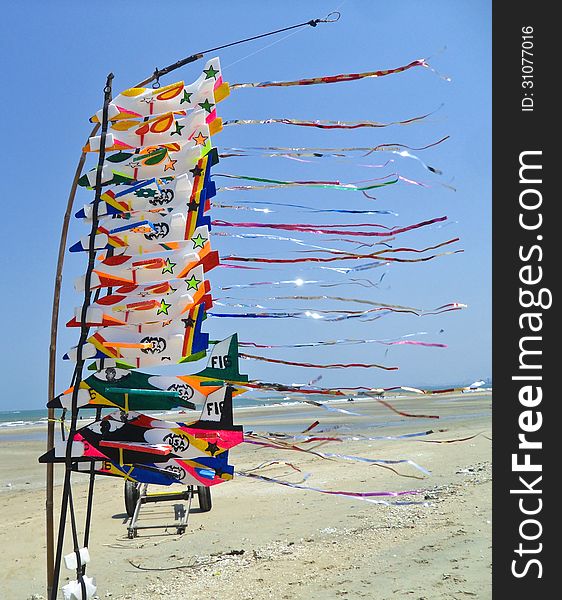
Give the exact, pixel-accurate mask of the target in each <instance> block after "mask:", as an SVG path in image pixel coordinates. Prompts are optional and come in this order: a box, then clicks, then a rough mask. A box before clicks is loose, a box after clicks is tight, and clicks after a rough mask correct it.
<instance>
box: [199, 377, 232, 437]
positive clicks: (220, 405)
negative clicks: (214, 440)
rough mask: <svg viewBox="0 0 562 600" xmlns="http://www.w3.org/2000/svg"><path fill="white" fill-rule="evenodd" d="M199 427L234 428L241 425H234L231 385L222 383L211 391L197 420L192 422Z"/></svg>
mask: <svg viewBox="0 0 562 600" xmlns="http://www.w3.org/2000/svg"><path fill="white" fill-rule="evenodd" d="M193 427H196V428H199V429H214V430H218V429H226V430H234V429H240V428H241V427H239V426H235V425H234V420H233V415H232V386H230V385H224V386H223V387H221V388H219V389H218V390H216V391H214V392H211V393H210V394H209V395H208V396H207V397H206V398H205V403H204V404H203V410H202V411H201V416H200V417H199V421H197V423H194V424H193Z"/></svg>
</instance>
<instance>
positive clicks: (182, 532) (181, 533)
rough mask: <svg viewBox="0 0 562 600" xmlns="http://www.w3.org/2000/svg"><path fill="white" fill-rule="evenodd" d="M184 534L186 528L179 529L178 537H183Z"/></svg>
mask: <svg viewBox="0 0 562 600" xmlns="http://www.w3.org/2000/svg"><path fill="white" fill-rule="evenodd" d="M184 533H185V527H178V531H177V534H178V535H183V534H184Z"/></svg>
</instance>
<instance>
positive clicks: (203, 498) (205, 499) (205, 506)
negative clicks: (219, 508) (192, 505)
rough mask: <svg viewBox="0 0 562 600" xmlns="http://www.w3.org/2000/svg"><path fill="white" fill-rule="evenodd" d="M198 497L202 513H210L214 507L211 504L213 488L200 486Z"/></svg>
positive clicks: (198, 487)
mask: <svg viewBox="0 0 562 600" xmlns="http://www.w3.org/2000/svg"><path fill="white" fill-rule="evenodd" d="M197 495H198V496H199V510H200V511H201V512H209V511H210V510H211V508H212V506H213V504H212V502H211V488H209V487H207V486H205V485H198V486H197Z"/></svg>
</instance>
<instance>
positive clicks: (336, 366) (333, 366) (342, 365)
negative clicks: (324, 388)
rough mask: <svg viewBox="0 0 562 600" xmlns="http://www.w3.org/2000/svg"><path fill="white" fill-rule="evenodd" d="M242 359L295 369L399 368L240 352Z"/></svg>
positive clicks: (389, 369) (387, 369)
mask: <svg viewBox="0 0 562 600" xmlns="http://www.w3.org/2000/svg"><path fill="white" fill-rule="evenodd" d="M240 358H246V359H252V360H261V361H264V362H269V363H274V364H277V365H290V366H293V367H306V368H310V369H350V368H361V369H384V370H385V371H397V370H398V367H385V366H384V365H379V364H376V363H370V364H366V363H330V364H320V365H319V364H315V363H305V362H295V361H292V360H280V359H277V358H267V357H265V356H256V355H254V354H245V353H243V352H240Z"/></svg>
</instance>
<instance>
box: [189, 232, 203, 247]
mask: <svg viewBox="0 0 562 600" xmlns="http://www.w3.org/2000/svg"><path fill="white" fill-rule="evenodd" d="M191 241H192V242H193V249H194V250H195V248H203V246H204V245H205V242H206V241H207V238H204V237H203V236H202V235H201V234H200V233H198V234H197V235H196V236H195V237H192V238H191Z"/></svg>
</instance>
